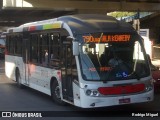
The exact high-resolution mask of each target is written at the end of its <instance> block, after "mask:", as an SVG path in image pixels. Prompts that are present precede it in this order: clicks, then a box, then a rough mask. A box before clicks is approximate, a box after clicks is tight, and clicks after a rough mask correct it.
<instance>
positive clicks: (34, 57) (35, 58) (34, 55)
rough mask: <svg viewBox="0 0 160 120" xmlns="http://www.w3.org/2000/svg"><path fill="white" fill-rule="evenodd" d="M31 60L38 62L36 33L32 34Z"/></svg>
mask: <svg viewBox="0 0 160 120" xmlns="http://www.w3.org/2000/svg"><path fill="white" fill-rule="evenodd" d="M30 41H31V62H33V63H38V37H37V35H36V34H33V35H31V40H30Z"/></svg>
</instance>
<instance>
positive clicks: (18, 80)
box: [16, 70, 23, 88]
mask: <svg viewBox="0 0 160 120" xmlns="http://www.w3.org/2000/svg"><path fill="white" fill-rule="evenodd" d="M16 82H17V84H18V87H19V88H23V85H22V84H21V76H20V73H19V70H16Z"/></svg>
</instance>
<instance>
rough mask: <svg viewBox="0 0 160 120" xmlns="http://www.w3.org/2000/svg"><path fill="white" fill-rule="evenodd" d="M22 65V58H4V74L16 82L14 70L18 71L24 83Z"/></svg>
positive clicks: (7, 56)
mask: <svg viewBox="0 0 160 120" xmlns="http://www.w3.org/2000/svg"><path fill="white" fill-rule="evenodd" d="M23 66H24V63H23V61H22V57H17V56H10V55H6V56H5V74H6V76H7V77H8V78H9V79H12V80H14V81H16V68H18V69H19V72H20V76H21V78H22V80H23V81H24V80H25V79H24V69H23Z"/></svg>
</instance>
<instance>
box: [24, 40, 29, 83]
mask: <svg viewBox="0 0 160 120" xmlns="http://www.w3.org/2000/svg"><path fill="white" fill-rule="evenodd" d="M23 45H24V46H23V47H24V48H23V61H24V77H25V83H24V84H25V85H29V40H28V39H23Z"/></svg>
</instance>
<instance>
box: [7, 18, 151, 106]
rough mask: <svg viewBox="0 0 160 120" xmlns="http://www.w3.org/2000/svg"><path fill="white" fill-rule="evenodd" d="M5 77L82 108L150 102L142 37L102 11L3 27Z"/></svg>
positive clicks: (147, 67)
mask: <svg viewBox="0 0 160 120" xmlns="http://www.w3.org/2000/svg"><path fill="white" fill-rule="evenodd" d="M5 72H6V76H7V77H8V78H10V79H12V80H15V81H16V82H17V83H18V85H19V86H20V87H21V86H28V87H30V88H33V89H36V90H38V91H40V92H43V93H45V94H48V95H50V96H51V97H52V99H53V100H54V101H55V102H56V103H58V104H62V105H63V104H64V103H66V102H67V103H70V104H73V105H75V106H78V107H82V108H94V107H104V106H113V105H122V104H132V103H140V102H149V101H152V100H153V97H154V94H153V93H154V88H153V80H152V77H151V72H150V66H149V61H148V59H147V56H146V52H145V49H144V46H143V42H142V38H141V37H140V36H139V35H138V34H137V32H136V31H135V30H134V29H133V28H132V26H131V25H129V24H128V23H125V22H122V21H117V20H116V19H115V18H113V17H109V16H105V15H70V16H63V17H59V18H56V19H50V20H44V21H37V22H33V23H27V24H24V25H21V26H19V27H15V28H10V29H8V31H7V41H6V55H5Z"/></svg>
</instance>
